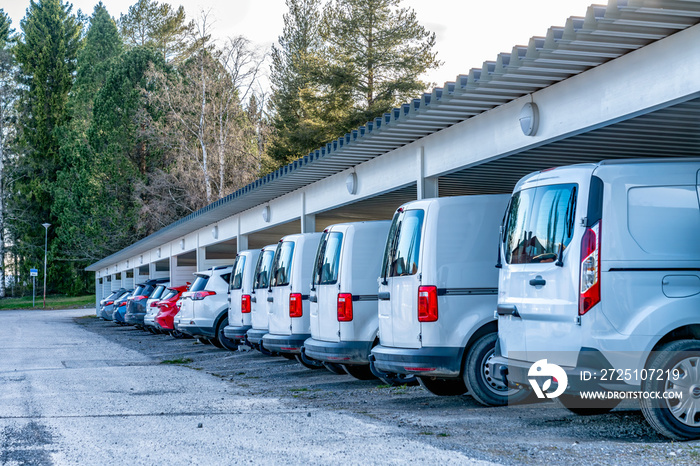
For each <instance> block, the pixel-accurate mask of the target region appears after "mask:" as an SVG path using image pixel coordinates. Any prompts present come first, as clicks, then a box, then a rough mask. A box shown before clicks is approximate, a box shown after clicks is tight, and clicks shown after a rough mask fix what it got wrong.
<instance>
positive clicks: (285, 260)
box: [270, 241, 294, 286]
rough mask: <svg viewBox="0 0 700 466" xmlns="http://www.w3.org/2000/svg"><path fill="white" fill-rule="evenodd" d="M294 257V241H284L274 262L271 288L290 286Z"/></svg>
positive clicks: (276, 252) (279, 246) (276, 253)
mask: <svg viewBox="0 0 700 466" xmlns="http://www.w3.org/2000/svg"><path fill="white" fill-rule="evenodd" d="M293 257H294V243H293V242H292V241H283V242H282V243H280V244H279V245H278V246H277V251H275V259H274V260H273V261H272V278H271V281H272V283H270V286H285V285H289V275H290V274H291V272H292V258H293Z"/></svg>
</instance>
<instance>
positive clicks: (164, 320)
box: [155, 283, 190, 338]
mask: <svg viewBox="0 0 700 466" xmlns="http://www.w3.org/2000/svg"><path fill="white" fill-rule="evenodd" d="M189 286H190V284H189V283H188V284H187V285H182V286H174V287H172V288H168V289H167V291H166V292H165V294H164V296H163V298H162V299H161V300H160V301H158V303H157V304H156V307H157V308H158V313H157V314H156V318H155V324H156V327H157V328H158V329H159V330H160V331H161V332H166V333H170V334H171V335H172V336H174V337H175V338H182V337H183V333H182V332H180V331H179V330H175V328H174V327H173V319H174V318H175V315H177V313H178V312H179V311H180V308H179V307H177V302H178V301H179V300H180V297H181V296H182V293H184V292H185V291H187V289H188V288H189Z"/></svg>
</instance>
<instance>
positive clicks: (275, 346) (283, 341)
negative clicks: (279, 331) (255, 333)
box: [262, 333, 311, 354]
mask: <svg viewBox="0 0 700 466" xmlns="http://www.w3.org/2000/svg"><path fill="white" fill-rule="evenodd" d="M310 336H311V335H309V334H308V333H298V334H292V335H273V334H271V333H267V334H265V336H264V337H263V339H262V344H263V346H264V347H265V348H266V349H268V350H269V351H276V352H278V353H290V354H301V347H302V346H304V342H305V341H306V340H307V339H308V338H309V337H310Z"/></svg>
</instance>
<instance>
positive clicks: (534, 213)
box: [504, 184, 578, 264]
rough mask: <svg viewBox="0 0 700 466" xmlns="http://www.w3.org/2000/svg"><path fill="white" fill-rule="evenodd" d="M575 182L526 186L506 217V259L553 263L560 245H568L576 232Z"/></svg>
mask: <svg viewBox="0 0 700 466" xmlns="http://www.w3.org/2000/svg"><path fill="white" fill-rule="evenodd" d="M577 187H578V186H577V185H576V184H559V185H550V186H540V187H537V188H530V189H523V190H522V191H519V192H517V193H515V194H513V198H512V200H511V203H510V210H509V212H508V217H507V221H506V223H507V225H506V235H505V238H504V243H505V256H506V262H508V263H509V264H531V263H543V262H554V261H556V260H557V256H558V254H559V249H560V245H561V249H562V251H563V250H564V249H565V248H566V247H567V246H568V245H569V243H570V242H571V238H572V236H573V231H574V220H575V213H576V197H577Z"/></svg>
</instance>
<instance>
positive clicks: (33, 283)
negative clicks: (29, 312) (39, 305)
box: [29, 269, 39, 307]
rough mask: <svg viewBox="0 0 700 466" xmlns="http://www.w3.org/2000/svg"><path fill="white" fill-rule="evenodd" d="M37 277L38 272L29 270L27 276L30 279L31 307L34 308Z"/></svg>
mask: <svg viewBox="0 0 700 466" xmlns="http://www.w3.org/2000/svg"><path fill="white" fill-rule="evenodd" d="M37 275H39V270H37V269H29V276H30V277H32V307H34V300H35V299H36V277H37Z"/></svg>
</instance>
